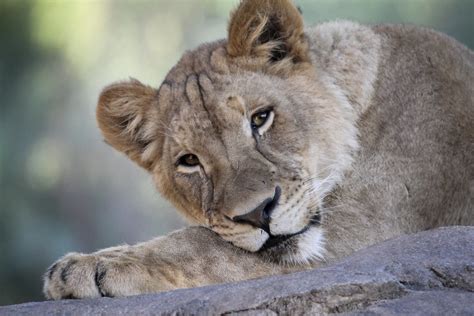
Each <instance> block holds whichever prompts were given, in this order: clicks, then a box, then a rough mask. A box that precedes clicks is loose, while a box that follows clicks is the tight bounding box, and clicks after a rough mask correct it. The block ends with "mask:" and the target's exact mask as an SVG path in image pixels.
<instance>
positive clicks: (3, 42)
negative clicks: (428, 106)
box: [0, 0, 474, 305]
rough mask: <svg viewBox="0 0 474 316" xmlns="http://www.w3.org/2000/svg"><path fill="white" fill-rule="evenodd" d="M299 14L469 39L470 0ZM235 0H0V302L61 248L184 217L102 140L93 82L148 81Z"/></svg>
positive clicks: (336, 0)
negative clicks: (415, 27)
mask: <svg viewBox="0 0 474 316" xmlns="http://www.w3.org/2000/svg"><path fill="white" fill-rule="evenodd" d="M296 2H297V4H298V5H299V6H300V7H301V8H302V9H303V13H304V17H305V20H306V22H307V24H313V23H317V22H321V21H326V20H332V19H352V20H357V21H361V22H367V23H379V22H391V23H399V22H403V23H410V24H418V25H424V26H428V27H433V28H435V29H438V30H440V31H443V32H446V33H448V34H450V35H452V36H454V37H455V38H457V39H458V40H460V41H461V42H463V43H465V44H466V45H468V46H469V47H471V48H473V47H474V33H473V32H472V31H473V30H474V15H473V12H474V1H471V0H397V1H395V0H393V1H389V0H378V1H376V0H319V1H316V0H300V1H296ZM236 3H237V1H236V0H228V1H226V0H202V1H198V0H159V1H147V0H137V1H132V0H128V1H125V0H118V1H105V0H104V1H99V0H96V1H93V0H83V1H80V0H75V1H74V0H62V1H61V0H44V1H40V0H38V1H26V0H3V1H0V47H1V48H0V100H1V101H0V102H1V103H0V109H1V112H0V113H1V115H0V216H1V221H0V253H1V256H0V293H2V294H1V295H0V305H3V304H12V303H19V302H25V301H30V300H41V299H42V295H41V276H42V273H43V272H44V271H45V269H46V268H47V266H48V265H49V264H50V263H52V262H53V261H54V260H55V259H57V258H58V257H59V256H61V255H63V254H64V253H66V252H68V251H83V252H90V251H93V250H95V249H98V248H102V247H106V246H112V245H116V244H119V243H124V242H127V243H134V242H136V241H139V240H146V239H149V238H151V237H153V236H155V235H159V234H164V233H166V232H169V231H171V230H173V229H176V228H178V227H181V226H183V225H184V222H183V221H182V220H181V219H180V218H179V217H178V216H177V215H176V213H175V211H173V209H172V207H171V206H170V205H169V204H168V203H167V202H165V201H164V200H163V199H162V198H160V197H159V196H158V194H157V193H156V192H155V190H154V188H153V184H152V182H151V179H149V177H148V175H147V174H145V172H143V171H142V170H140V169H139V168H138V167H135V166H134V165H133V164H132V163H131V162H129V161H127V159H126V158H125V157H123V156H122V155H120V154H119V153H116V152H114V151H113V150H112V149H111V148H109V147H108V146H106V145H105V144H104V143H103V142H102V140H101V136H100V134H99V132H98V129H97V128H96V123H95V118H94V110H95V104H96V100H97V96H98V94H99V93H100V89H101V88H102V87H103V86H105V85H106V84H108V83H110V82H113V81H115V80H118V79H123V78H127V77H129V76H132V77H136V78H138V79H140V80H142V81H143V82H146V83H148V84H151V85H154V86H158V85H159V84H160V81H161V80H162V78H163V77H164V76H165V74H166V72H167V71H168V69H170V67H171V66H172V65H173V64H174V63H175V62H176V61H177V60H178V59H179V57H180V55H181V54H182V53H183V51H184V50H186V49H191V48H193V47H195V46H197V45H198V44H199V43H201V42H204V41H211V40H214V39H218V38H222V37H225V33H226V21H227V17H228V14H229V12H230V10H231V9H232V8H233V7H234V6H235V4H236Z"/></svg>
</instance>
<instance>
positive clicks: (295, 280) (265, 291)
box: [0, 227, 474, 315]
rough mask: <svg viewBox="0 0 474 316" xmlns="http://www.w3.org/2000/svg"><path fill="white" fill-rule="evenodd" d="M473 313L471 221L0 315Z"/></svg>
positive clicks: (32, 305) (5, 309)
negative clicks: (297, 265) (316, 265)
mask: <svg viewBox="0 0 474 316" xmlns="http://www.w3.org/2000/svg"><path fill="white" fill-rule="evenodd" d="M18 314H22V315H77V314H87V315H99V314H100V315H134V314H144V315H161V314H164V315H169V314H172V315H188V314H192V315H209V314H229V315H280V314H282V315H304V314H310V315H314V314H344V315H354V314H355V315H358V314H363V315H448V314H449V315H474V227H450V228H440V229H436V230H432V231H427V232H422V233H418V234H415V235H407V236H402V237H399V238H396V239H392V240H388V241H386V242H383V243H381V244H379V245H375V246H372V247H370V248H367V249H364V250H361V251H359V252H357V253H355V254H353V255H351V256H350V257H347V258H345V259H343V260H341V261H340V262H338V263H336V264H334V265H331V266H328V267H325V268H321V269H317V270H310V271H305V272H300V273H295V274H290V275H281V276H273V277H267V278H263V279H258V280H250V281H245V282H238V283H229V284H223V285H216V286H207V287H202V288H195V289H185V290H176V291H172V292H166V293H159V294H152V295H140V296H134V297H127V298H117V299H112V298H101V299H94V300H65V301H57V302H38V303H27V304H20V305H11V306H4V307H0V315H18Z"/></svg>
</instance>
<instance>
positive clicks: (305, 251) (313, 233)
mask: <svg viewBox="0 0 474 316" xmlns="http://www.w3.org/2000/svg"><path fill="white" fill-rule="evenodd" d="M297 238H298V247H297V249H295V250H294V251H292V252H291V253H287V254H285V256H284V257H283V258H282V259H283V261H284V262H286V263H288V264H292V265H299V264H308V263H310V262H312V261H315V260H323V259H324V252H325V248H324V234H323V229H322V228H321V227H320V226H313V227H311V228H310V229H308V231H306V232H305V233H304V234H301V235H300V236H298V237H297Z"/></svg>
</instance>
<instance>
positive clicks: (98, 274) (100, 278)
mask: <svg viewBox="0 0 474 316" xmlns="http://www.w3.org/2000/svg"><path fill="white" fill-rule="evenodd" d="M106 274H107V270H106V269H105V268H104V267H103V265H101V264H100V263H98V264H97V265H96V266H95V275H94V282H95V286H96V287H97V290H98V291H99V293H100V296H102V297H105V296H110V295H108V294H107V293H106V292H105V291H104V290H103V289H102V285H103V282H104V279H105V275H106Z"/></svg>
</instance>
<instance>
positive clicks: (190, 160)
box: [178, 154, 199, 167]
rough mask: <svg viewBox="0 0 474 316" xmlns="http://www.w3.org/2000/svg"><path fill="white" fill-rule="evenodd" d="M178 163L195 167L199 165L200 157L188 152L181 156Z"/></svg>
mask: <svg viewBox="0 0 474 316" xmlns="http://www.w3.org/2000/svg"><path fill="white" fill-rule="evenodd" d="M178 165H181V166H184V167H195V166H198V165H199V159H198V157H197V156H196V155H193V154H187V155H184V156H181V158H179V160H178Z"/></svg>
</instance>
